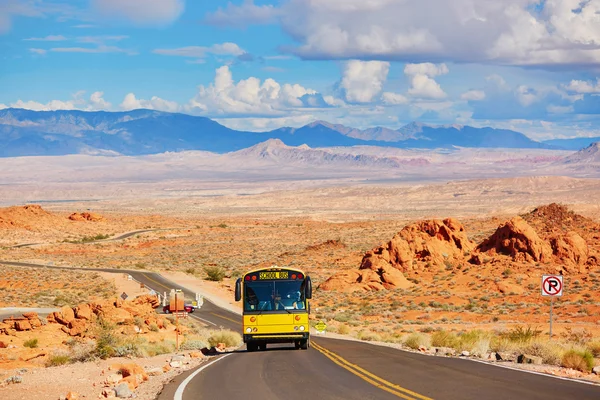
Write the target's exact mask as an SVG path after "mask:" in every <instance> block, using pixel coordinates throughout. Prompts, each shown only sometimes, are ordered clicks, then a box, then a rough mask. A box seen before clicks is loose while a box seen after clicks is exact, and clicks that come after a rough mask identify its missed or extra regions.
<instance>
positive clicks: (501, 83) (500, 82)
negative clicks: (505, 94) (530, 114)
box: [485, 74, 508, 90]
mask: <svg viewBox="0 0 600 400" xmlns="http://www.w3.org/2000/svg"><path fill="white" fill-rule="evenodd" d="M485 80H486V81H488V82H492V83H493V84H494V85H495V86H496V87H497V88H498V89H501V90H506V89H508V84H507V83H506V81H505V80H504V78H503V77H501V76H500V75H498V74H492V75H489V76H486V77H485Z"/></svg>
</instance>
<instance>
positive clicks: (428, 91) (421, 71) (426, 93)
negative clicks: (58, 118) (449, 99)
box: [404, 63, 449, 100]
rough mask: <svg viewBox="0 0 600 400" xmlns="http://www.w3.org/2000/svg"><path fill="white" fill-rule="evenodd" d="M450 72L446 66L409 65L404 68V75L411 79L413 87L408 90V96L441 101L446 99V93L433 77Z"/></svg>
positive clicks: (428, 64)
mask: <svg viewBox="0 0 600 400" xmlns="http://www.w3.org/2000/svg"><path fill="white" fill-rule="evenodd" d="M448 72H449V71H448V67H447V66H446V64H439V65H436V64H432V63H421V64H407V65H406V66H405V67H404V74H405V75H407V76H408V77H409V79H410V85H411V86H410V88H409V89H408V94H409V95H411V96H413V97H416V98H420V99H432V100H439V99H443V98H445V97H446V96H447V95H446V93H445V92H444V91H443V90H442V88H441V86H440V85H439V83H437V82H436V81H435V79H433V77H435V76H438V75H444V74H447V73H448Z"/></svg>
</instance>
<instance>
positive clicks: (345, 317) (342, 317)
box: [333, 313, 350, 322]
mask: <svg viewBox="0 0 600 400" xmlns="http://www.w3.org/2000/svg"><path fill="white" fill-rule="evenodd" d="M333 319H334V320H335V321H337V322H348V321H350V314H348V313H339V314H336V315H335V317H333Z"/></svg>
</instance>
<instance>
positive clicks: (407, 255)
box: [360, 218, 475, 272]
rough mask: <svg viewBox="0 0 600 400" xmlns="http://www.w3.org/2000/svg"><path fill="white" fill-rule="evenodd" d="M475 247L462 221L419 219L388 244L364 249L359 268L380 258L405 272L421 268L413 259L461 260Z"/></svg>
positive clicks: (434, 261)
mask: <svg viewBox="0 0 600 400" xmlns="http://www.w3.org/2000/svg"><path fill="white" fill-rule="evenodd" d="M474 247H475V244H474V243H473V242H471V241H470V240H469V239H468V237H467V234H466V232H465V229H464V227H463V226H462V224H461V223H460V222H458V221H457V220H455V219H453V218H447V219H445V220H443V221H440V220H428V221H420V222H417V223H414V224H411V225H408V226H406V227H404V228H403V229H402V230H401V231H400V232H399V233H397V234H396V235H394V237H393V238H392V240H391V241H390V242H388V243H387V245H384V246H380V247H378V248H376V249H374V250H371V251H369V252H367V254H365V256H364V257H363V260H362V262H361V266H360V268H361V269H368V268H369V269H370V268H372V266H373V265H378V264H381V262H382V261H383V262H384V263H388V264H390V265H391V266H392V267H394V268H396V269H398V270H400V271H403V272H406V271H409V270H413V269H417V268H421V266H419V264H417V263H414V261H423V262H429V263H431V264H437V265H441V264H443V263H444V262H445V261H446V260H448V259H460V260H462V259H463V258H464V253H465V252H469V251H471V250H472V249H473V248H474Z"/></svg>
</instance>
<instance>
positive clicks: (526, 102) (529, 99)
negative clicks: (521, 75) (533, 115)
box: [515, 85, 541, 107]
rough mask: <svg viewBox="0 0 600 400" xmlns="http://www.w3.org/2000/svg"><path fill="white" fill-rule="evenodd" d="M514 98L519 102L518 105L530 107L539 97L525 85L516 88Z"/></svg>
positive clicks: (537, 93) (535, 91)
mask: <svg viewBox="0 0 600 400" xmlns="http://www.w3.org/2000/svg"><path fill="white" fill-rule="evenodd" d="M515 96H516V97H517V99H518V100H519V103H521V105H522V106H524V107H528V106H530V105H532V104H533V103H535V102H536V101H538V100H540V98H541V95H540V93H539V92H538V91H537V90H535V89H534V88H531V87H527V86H525V85H521V86H519V87H518V88H517V90H516V91H515Z"/></svg>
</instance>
